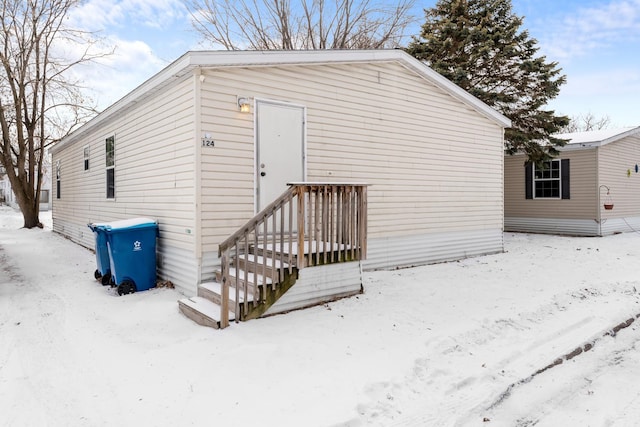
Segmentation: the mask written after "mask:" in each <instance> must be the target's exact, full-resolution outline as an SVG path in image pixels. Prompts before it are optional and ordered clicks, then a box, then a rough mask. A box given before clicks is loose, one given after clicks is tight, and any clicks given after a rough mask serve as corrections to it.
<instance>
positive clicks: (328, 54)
mask: <svg viewBox="0 0 640 427" xmlns="http://www.w3.org/2000/svg"><path fill="white" fill-rule="evenodd" d="M372 61H373V62H380V61H381V62H385V61H399V62H400V63H402V64H403V65H405V66H406V67H407V68H409V69H411V70H413V71H414V72H416V73H418V74H419V75H421V76H423V77H424V78H426V79H427V80H428V81H430V82H431V83H433V84H434V85H436V86H437V87H439V88H441V89H443V90H444V91H445V92H448V93H449V94H451V95H452V96H453V97H455V98H456V99H458V100H460V101H462V102H463V103H466V104H467V105H469V106H470V107H472V108H473V109H474V110H476V111H477V112H479V113H480V114H482V115H484V116H485V117H487V118H489V119H491V120H492V121H494V122H496V123H497V124H498V125H500V126H502V127H510V126H511V120H509V119H508V118H507V117H505V116H504V115H502V114H500V113H499V112H498V111H496V110H494V109H493V108H491V107H489V106H488V105H487V104H485V103H484V102H482V101H480V100H479V99H478V98H476V97H474V96H473V95H471V94H469V93H468V92H466V91H465V90H463V89H462V88H460V87H459V86H457V85H455V84H454V83H452V82H451V81H449V80H447V79H446V78H445V77H443V76H442V75H440V74H438V73H437V72H435V71H433V70H432V69H431V68H429V67H428V66H427V65H426V64H424V63H423V62H420V61H418V60H417V59H415V58H414V57H412V56H411V55H409V54H408V53H406V52H404V51H402V50H399V49H391V50H322V51H320V50H308V51H243V52H237V51H228V52H227V51H215V52H214V51H189V52H186V53H185V54H183V55H182V56H180V57H179V58H178V59H176V60H175V61H173V62H172V63H171V64H169V65H168V66H167V67H165V68H164V69H162V70H161V71H160V72H158V73H157V74H155V75H154V76H153V77H151V78H150V79H148V80H147V81H145V82H144V83H142V84H141V85H140V86H138V87H137V88H135V89H134V90H133V91H131V92H129V93H128V94H127V95H125V96H124V97H122V98H121V99H120V100H118V101H116V102H115V103H114V104H112V105H111V106H109V107H107V108H106V109H105V110H104V111H103V112H101V113H100V114H98V115H97V116H96V117H94V118H93V119H91V120H90V121H89V122H87V123H85V124H84V125H83V126H81V127H80V128H78V129H77V130H76V131H74V132H73V133H71V134H70V135H69V136H67V137H66V138H64V139H63V140H62V141H61V142H59V143H58V144H56V145H55V146H53V147H51V150H50V151H51V152H52V153H56V152H57V151H59V150H61V149H62V148H63V147H64V146H66V145H69V144H72V143H73V142H75V141H76V140H78V139H80V138H82V136H83V135H84V134H85V133H87V132H89V131H90V130H91V129H93V128H94V127H96V126H98V125H100V124H101V123H104V122H106V121H108V120H109V119H110V118H112V117H114V116H116V115H117V114H119V113H121V112H122V111H124V110H126V109H127V108H129V107H131V106H132V105H134V104H135V103H137V102H139V101H141V100H142V99H144V98H145V97H146V96H148V95H149V94H151V93H154V92H155V91H157V90H159V89H160V88H162V87H165V86H166V85H167V84H168V83H169V82H170V81H171V80H173V79H180V78H183V77H184V76H185V75H187V74H188V73H191V72H192V71H193V70H194V69H195V68H199V67H202V68H207V67H211V68H217V67H241V66H267V65H269V66H273V65H302V64H305V65H309V64H323V63H357V62H363V63H364V62H372Z"/></svg>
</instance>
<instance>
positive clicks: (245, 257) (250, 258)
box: [238, 254, 289, 268]
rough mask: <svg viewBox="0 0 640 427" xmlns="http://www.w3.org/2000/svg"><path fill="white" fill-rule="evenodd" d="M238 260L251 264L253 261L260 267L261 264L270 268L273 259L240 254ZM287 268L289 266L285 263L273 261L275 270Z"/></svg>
mask: <svg viewBox="0 0 640 427" xmlns="http://www.w3.org/2000/svg"><path fill="white" fill-rule="evenodd" d="M238 259H242V260H245V261H246V262H251V263H253V262H254V261H255V262H256V263H257V264H258V265H262V264H263V263H264V264H265V265H266V266H267V267H271V266H273V265H274V263H273V261H274V260H273V258H271V257H263V256H260V255H258V256H256V255H253V254H242V255H239V256H238ZM281 266H282V267H288V266H289V264H287V263H286V262H281V261H280V260H279V259H276V260H275V268H280V267H281Z"/></svg>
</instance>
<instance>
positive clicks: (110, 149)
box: [104, 134, 116, 200]
mask: <svg viewBox="0 0 640 427" xmlns="http://www.w3.org/2000/svg"><path fill="white" fill-rule="evenodd" d="M104 145H105V198H106V199H107V200H115V198H116V176H115V168H116V137H115V134H114V135H111V136H108V137H107V138H105V140H104ZM110 184H111V185H110Z"/></svg>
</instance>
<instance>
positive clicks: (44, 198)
mask: <svg viewBox="0 0 640 427" xmlns="http://www.w3.org/2000/svg"><path fill="white" fill-rule="evenodd" d="M40 203H49V190H40Z"/></svg>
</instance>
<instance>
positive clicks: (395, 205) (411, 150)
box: [202, 63, 503, 252]
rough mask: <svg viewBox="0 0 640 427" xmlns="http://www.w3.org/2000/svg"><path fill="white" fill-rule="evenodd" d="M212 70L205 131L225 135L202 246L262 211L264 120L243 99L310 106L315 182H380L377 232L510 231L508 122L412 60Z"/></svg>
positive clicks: (211, 164) (211, 247)
mask: <svg viewBox="0 0 640 427" xmlns="http://www.w3.org/2000/svg"><path fill="white" fill-rule="evenodd" d="M203 73H204V75H205V82H204V83H203V101H202V105H203V116H202V130H203V132H209V131H210V132H211V133H212V135H213V138H214V139H215V140H216V146H215V148H214V149H213V150H208V151H207V150H203V154H202V156H203V171H202V197H203V215H202V217H203V251H205V252H206V251H215V250H217V244H218V243H219V242H221V241H222V240H223V239H225V238H226V237H227V236H228V235H229V234H231V233H233V232H234V231H235V230H236V229H237V228H238V227H239V226H241V225H242V224H243V223H244V222H245V221H246V220H248V219H249V218H251V216H252V215H253V209H254V173H255V171H254V130H253V125H254V122H253V120H254V117H253V114H243V113H240V112H239V111H238V109H237V107H235V108H234V106H235V103H236V96H237V95H243V96H250V97H253V98H258V99H265V100H274V101H283V102H291V103H295V104H298V105H304V106H305V107H306V108H307V180H308V181H352V182H366V183H369V184H372V186H371V187H370V189H369V192H368V194H369V236H370V237H371V238H376V237H385V236H392V235H395V236H398V235H412V234H414V233H421V234H427V233H431V232H446V231H456V232H457V231H464V230H481V229H496V230H501V229H502V209H503V198H502V194H503V193H502V173H503V164H502V150H503V145H502V131H503V130H502V128H501V127H500V126H498V125H497V124H495V123H494V122H492V121H490V120H488V119H486V118H485V117H484V116H481V115H480V114H478V113H477V112H476V111H474V110H472V109H471V108H470V107H468V106H466V105H464V104H463V103H462V102H460V101H458V100H457V99H455V98H453V97H451V96H450V95H449V94H447V93H445V92H444V91H442V90H441V89H439V88H437V87H435V86H434V85H432V84H430V83H429V82H427V81H425V80H424V79H422V78H421V77H419V76H417V75H415V74H414V73H413V72H410V71H408V70H407V69H405V68H403V67H402V66H400V65H398V64H396V63H376V64H351V65H308V66H281V67H268V68H267V67H259V68H251V69H246V68H235V69H232V70H225V69H221V70H204V71H203ZM219 181H223V182H224V183H225V185H224V186H221V185H220V184H219ZM282 190H283V191H284V190H285V189H284V188H283V189H282Z"/></svg>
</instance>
